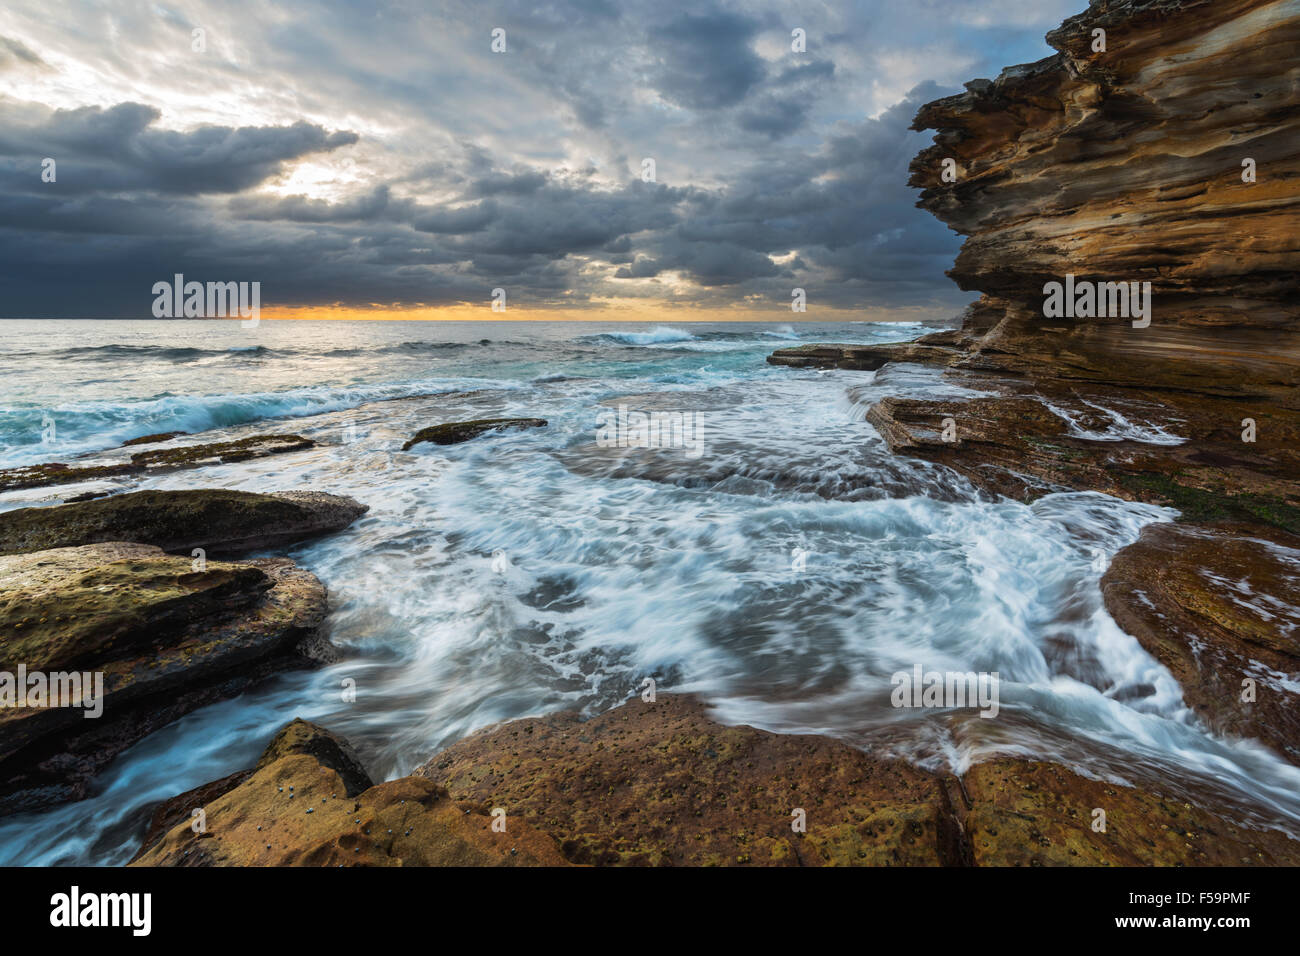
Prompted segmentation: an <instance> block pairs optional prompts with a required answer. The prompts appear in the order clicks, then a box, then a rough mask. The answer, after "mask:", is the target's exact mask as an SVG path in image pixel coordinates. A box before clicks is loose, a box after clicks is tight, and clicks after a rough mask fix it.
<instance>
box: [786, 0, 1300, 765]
mask: <svg viewBox="0 0 1300 956" xmlns="http://www.w3.org/2000/svg"><path fill="white" fill-rule="evenodd" d="M1098 30H1101V31H1103V32H1104V35H1105V48H1104V49H1098V48H1097V43H1096V39H1097V36H1098V34H1097V32H1096V31H1098ZM1047 39H1048V42H1049V43H1050V44H1051V45H1052V46H1054V47H1055V48H1056V49H1057V51H1058V52H1057V53H1056V54H1054V55H1052V56H1050V57H1047V58H1045V59H1043V60H1041V61H1039V62H1037V63H1032V64H1026V65H1023V66H1016V67H1010V68H1008V69H1006V70H1004V71H1003V72H1002V73H1001V74H1000V75H999V76H998V77H997V78H996V79H994V80H987V79H980V80H974V81H972V82H970V83H968V84H966V92H964V93H961V94H959V95H957V96H951V97H947V98H945V99H942V100H937V101H935V102H933V103H929V104H927V105H925V106H923V107H922V108H921V110H920V111H919V113H918V114H917V117H916V120H915V122H914V124H913V128H915V129H934V130H936V131H937V135H936V136H935V144H934V145H933V146H932V147H930V148H928V149H926V150H924V151H923V152H922V153H920V154H919V155H918V156H917V157H916V158H915V160H914V161H913V162H912V166H911V170H912V178H911V184H912V185H913V186H916V187H918V188H920V189H921V190H922V192H921V199H920V202H919V203H918V205H920V206H921V208H924V209H927V210H929V211H930V212H931V213H933V214H934V215H935V216H937V217H938V218H939V219H941V220H943V221H944V222H945V223H946V224H948V225H949V226H950V227H952V228H953V229H955V230H956V231H957V232H959V233H961V234H963V235H965V236H966V237H967V238H966V241H965V243H964V245H963V246H962V249H961V252H960V254H959V255H958V257H957V262H956V264H955V266H954V268H953V269H952V270H951V271H950V272H949V275H950V276H952V278H953V279H954V281H956V282H957V284H958V285H959V286H961V287H962V288H963V289H967V290H974V291H979V292H980V293H982V295H981V298H980V300H979V301H978V302H977V303H976V304H975V305H973V306H972V307H971V308H970V309H969V310H968V311H967V313H966V315H965V316H964V317H963V323H962V327H961V328H960V329H959V330H955V331H946V332H939V333H935V334H933V335H928V336H922V337H921V338H920V339H917V340H916V341H915V342H908V343H900V344H897V345H882V346H874V347H866V348H864V347H856V346H844V345H811V346H800V347H796V348H786V349H779V350H777V351H776V352H775V353H774V354H773V355H772V356H771V357H770V358H769V361H770V362H771V363H773V364H776V365H785V366H790V367H792V368H796V369H797V368H806V367H823V368H827V367H829V368H842V369H858V370H863V371H875V370H877V369H879V368H881V367H882V366H883V365H885V364H886V363H887V362H910V363H923V364H927V365H931V366H937V367H940V368H942V369H943V370H944V373H943V374H944V376H945V378H947V379H948V380H950V381H952V382H954V383H957V384H961V385H963V386H965V387H967V388H969V389H971V390H974V391H977V392H983V393H985V395H986V396H987V397H977V398H971V399H967V400H947V399H945V400H942V401H927V400H917V399H907V398H885V399H884V400H882V401H879V402H878V403H876V404H875V405H873V406H872V407H871V408H870V409H869V410H868V412H867V415H866V418H867V421H868V422H870V423H871V425H873V426H874V427H875V428H876V430H877V431H878V432H879V433H880V435H881V436H882V437H883V438H884V440H885V442H886V443H887V444H888V446H889V447H890V449H892V450H893V451H895V452H896V453H898V454H904V455H911V456H917V457H921V458H925V459H928V460H930V461H935V462H938V463H941V464H943V465H946V466H947V467H949V468H952V469H953V470H954V471H957V472H959V473H960V474H961V475H962V476H964V477H965V478H966V479H967V480H968V481H970V482H971V483H973V484H974V485H975V486H976V487H978V488H980V489H983V490H985V491H987V492H989V493H990V494H995V495H1005V496H1007V497H1011V498H1016V499H1019V500H1022V501H1029V500H1032V499H1034V498H1037V497H1040V496H1042V495H1044V494H1048V493H1051V492H1056V491H1070V490H1091V491H1101V492H1104V493H1106V494H1110V495H1114V496H1117V497H1120V498H1124V499H1128V500H1136V501H1145V502H1151V503H1156V504H1161V505H1168V506H1171V507H1173V508H1176V509H1177V510H1178V511H1179V513H1180V515H1181V517H1180V521H1179V523H1178V524H1177V525H1174V526H1172V527H1171V526H1167V525H1160V526H1155V527H1151V528H1148V529H1147V530H1146V531H1145V532H1144V533H1143V535H1142V537H1141V539H1140V540H1139V541H1138V542H1137V543H1135V544H1134V545H1132V546H1131V547H1130V548H1127V549H1125V550H1124V551H1121V552H1120V554H1119V555H1118V556H1117V557H1116V558H1115V559H1114V561H1113V562H1112V564H1111V566H1110V568H1109V569H1108V570H1107V572H1106V575H1105V578H1104V580H1103V591H1104V595H1105V602H1106V607H1107V609H1108V610H1109V611H1110V613H1111V615H1112V616H1113V617H1114V619H1115V620H1116V622H1117V623H1119V625H1120V626H1121V627H1122V628H1123V629H1124V630H1126V631H1127V632H1128V633H1130V634H1132V635H1133V636H1134V637H1136V638H1137V639H1138V641H1139V642H1140V643H1141V644H1142V645H1143V646H1144V647H1145V648H1146V649H1147V650H1148V651H1150V652H1151V653H1152V654H1153V655H1154V656H1155V657H1156V658H1157V659H1159V660H1160V661H1161V662H1162V663H1163V664H1165V666H1167V667H1168V668H1169V669H1170V670H1171V672H1172V673H1173V674H1174V675H1175V676H1176V677H1177V678H1178V679H1179V681H1180V682H1181V683H1182V685H1183V688H1184V693H1185V696H1186V699H1187V702H1188V703H1189V705H1190V706H1191V707H1192V708H1193V709H1194V710H1195V711H1196V712H1197V713H1198V714H1199V715H1200V716H1201V718H1202V719H1203V720H1204V721H1205V723H1206V724H1207V725H1208V726H1209V727H1211V728H1213V729H1215V730H1216V731H1218V732H1221V733H1224V734H1228V735H1233V736H1243V737H1249V738H1254V739H1256V740H1259V741H1261V742H1263V743H1265V744H1266V745H1268V746H1269V747H1271V748H1273V749H1274V750H1275V751H1277V752H1278V753H1279V754H1281V755H1283V756H1285V757H1286V758H1288V759H1290V760H1291V761H1292V762H1296V760H1297V755H1298V754H1300V735H1298V733H1297V731H1298V729H1300V728H1297V723H1296V713H1297V711H1298V709H1300V694H1297V692H1296V688H1297V684H1296V681H1295V674H1296V673H1297V672H1298V671H1300V629H1298V628H1297V613H1298V612H1297V608H1300V387H1297V386H1300V232H1297V230H1296V229H1295V228H1294V223H1295V222H1296V221H1297V218H1300V175H1298V174H1297V172H1296V169H1297V159H1300V123H1298V122H1297V116H1300V112H1298V111H1297V107H1298V106H1300V94H1298V93H1297V90H1300V86H1298V85H1297V83H1296V78H1297V69H1298V67H1297V65H1296V63H1295V58H1294V56H1292V55H1290V54H1288V53H1287V52H1286V51H1293V50H1294V49H1295V48H1296V45H1297V43H1300V11H1297V10H1296V8H1295V7H1294V5H1290V4H1284V3H1267V2H1260V0H1230V2H1225V3H1209V2H1204V0H1181V2H1175V3H1166V2H1151V0H1100V2H1096V3H1093V4H1092V5H1091V6H1090V7H1089V9H1088V10H1087V11H1086V12H1084V13H1081V14H1079V15H1078V16H1075V17H1071V18H1070V19H1069V20H1067V21H1066V22H1065V23H1064V24H1063V25H1062V26H1061V27H1060V29H1058V30H1055V31H1052V32H1051V33H1050V34H1048V37H1047ZM949 160H950V161H952V163H953V164H955V169H956V177H955V181H945V180H944V177H943V170H944V168H945V161H949ZM1247 160H1249V161H1250V162H1249V163H1247V162H1246V161H1247ZM1246 166H1250V167H1251V168H1252V170H1253V175H1252V176H1246V175H1244V174H1243V169H1244V168H1245V167H1246ZM949 168H952V165H950V166H949ZM1067 274H1069V275H1071V276H1073V277H1074V280H1073V281H1075V282H1078V283H1081V282H1095V283H1101V282H1112V281H1120V282H1136V283H1145V282H1149V283H1150V285H1151V289H1152V308H1151V315H1150V317H1149V318H1150V324H1149V325H1145V326H1144V325H1143V324H1142V323H1141V322H1140V321H1135V320H1134V319H1133V317H1132V316H1109V317H1098V318H1076V319H1063V318H1049V317H1047V316H1045V314H1044V313H1045V309H1044V300H1045V298H1046V293H1047V291H1048V287H1047V284H1048V283H1051V282H1061V281H1062V280H1063V279H1064V278H1065V277H1066V276H1067Z"/></svg>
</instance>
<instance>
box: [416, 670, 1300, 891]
mask: <svg viewBox="0 0 1300 956" xmlns="http://www.w3.org/2000/svg"><path fill="white" fill-rule="evenodd" d="M416 773H417V774H419V775H424V776H428V777H429V778H431V779H433V780H435V781H437V782H438V783H441V784H443V785H445V786H446V787H447V789H448V790H449V792H450V793H451V795H452V796H453V797H454V798H456V799H458V800H465V801H469V802H470V804H471V805H474V806H482V807H487V806H501V807H504V808H506V810H507V812H508V813H513V814H518V815H521V816H522V817H523V818H524V819H525V820H527V821H528V822H529V823H532V824H534V825H535V826H536V827H537V828H538V829H540V830H542V831H544V832H546V833H549V834H551V835H552V836H554V837H555V838H556V840H557V841H558V842H559V843H560V846H561V849H562V850H563V851H564V854H565V856H566V857H568V858H569V859H571V860H573V861H575V862H582V863H596V864H605V865H610V864H613V865H619V864H660V865H701V864H723V865H731V864H742V865H743V864H758V865H803V866H809V865H813V866H816V865H855V866H897V865H944V866H970V865H994V866H1005V865H1044V864H1045V865H1062V866H1069V865H1082V864H1093V865H1099V864H1106V865H1124V864H1130V863H1143V864H1152V863H1192V862H1197V861H1204V860H1207V859H1210V860H1213V861H1215V862H1222V863H1225V864H1233V863H1240V864H1245V863H1251V864H1258V863H1265V862H1266V863H1287V864H1290V865H1294V864H1295V863H1296V862H1300V842H1296V841H1294V840H1291V839H1290V838H1289V837H1287V836H1286V835H1284V834H1282V833H1279V832H1277V831H1255V830H1247V829H1245V828H1243V827H1240V826H1237V825H1235V824H1232V823H1230V822H1228V821H1226V820H1224V819H1223V818H1221V817H1219V816H1218V815H1216V814H1215V813H1214V812H1211V811H1208V810H1202V809H1192V808H1187V807H1184V806H1183V805H1182V804H1176V805H1174V804H1173V802H1172V801H1169V800H1166V799H1165V798H1163V797H1161V796H1158V795H1156V794H1154V793H1151V792H1149V791H1147V790H1143V789H1135V788H1132V787H1124V786H1119V785H1116V784H1100V783H1098V782H1096V781H1093V780H1090V779H1088V778H1086V777H1083V776H1080V775H1078V774H1075V773H1073V772H1071V771H1070V770H1067V769H1066V768H1065V767H1062V766H1059V765H1056V764H1046V763H1036V762H1033V761H1025V760H1019V759H1002V760H998V761H994V762H993V763H990V764H987V765H984V764H982V765H979V766H976V767H975V768H973V769H972V770H971V771H970V772H969V773H968V774H967V775H966V776H965V778H963V779H962V780H960V781H959V780H958V779H957V778H956V777H954V776H951V775H943V776H939V775H935V774H930V773H927V772H926V771H923V770H919V769H917V768H915V767H912V766H911V765H909V764H906V763H903V762H901V761H897V760H892V759H882V758H879V757H874V756H872V755H870V754H867V753H864V752H862V751H860V750H857V749H855V748H853V747H850V746H848V745H847V744H844V743H841V742H839V741H836V740H832V739H830V738H827V737H817V736H805V735H791V734H772V733H768V732H766V731H762V730H757V729H755V728H753V727H744V726H740V727H726V726H723V725H721V724H718V723H717V722H715V721H713V720H711V719H710V718H709V717H708V711H707V709H706V708H705V707H704V705H702V704H701V703H700V702H698V701H696V700H694V699H692V698H689V697H678V696H670V695H662V694H661V695H659V698H658V700H657V701H656V702H654V703H646V702H643V701H640V700H633V701H631V702H629V703H627V704H624V705H622V706H621V707H618V708H615V709H614V710H612V711H609V712H608V713H605V714H602V715H601V716H599V717H595V718H592V719H591V720H588V721H585V722H584V721H581V720H579V719H578V717H577V716H576V715H574V714H556V715H553V716H550V717H543V718H530V719H524V720H516V721H511V722H510V723H507V724H502V725H500V726H499V727H496V728H489V729H488V730H486V731H484V732H481V733H479V734H475V735H473V736H471V737H468V738H466V739H465V740H462V741H461V742H459V743H457V744H455V745H453V746H452V747H450V748H448V749H447V750H446V751H444V752H443V753H441V754H439V755H437V756H436V757H434V758H433V759H431V760H429V761H428V762H426V763H425V764H424V765H423V766H421V767H420V768H418V769H417V770H416ZM1004 778H1009V779H1012V780H1014V781H1021V780H1023V781H1024V783H1023V784H1018V785H1017V786H1015V787H1011V786H1009V785H1008V784H1006V783H1005V782H1004ZM1099 794H1104V796H1105V800H1104V802H1099V801H1101V800H1102V797H1101V796H1099ZM1099 806H1100V807H1104V808H1109V809H1108V812H1113V813H1114V815H1115V816H1116V817H1117V820H1116V822H1115V824H1114V825H1113V826H1112V827H1111V829H1110V830H1109V831H1108V832H1105V833H1098V832H1095V831H1093V830H1092V827H1091V824H1092V819H1093V818H1092V811H1093V809H1094V808H1096V807H1099ZM796 808H799V809H803V810H804V811H805V812H806V815H807V816H806V819H807V833H805V834H796V833H794V832H793V830H792V829H791V822H792V819H793V818H792V816H791V814H792V812H793V811H794V810H795V809H796ZM1180 823H1185V824H1186V825H1185V826H1182V828H1181V829H1176V830H1175V831H1174V833H1175V834H1178V833H1182V832H1184V831H1185V830H1187V829H1189V828H1191V829H1194V830H1195V831H1196V833H1197V834H1198V835H1200V836H1201V837H1203V841H1201V842H1197V841H1196V840H1192V839H1190V838H1189V839H1188V840H1182V839H1173V837H1172V836H1171V834H1170V833H1169V832H1168V831H1166V829H1165V827H1166V826H1171V827H1172V826H1174V825H1176V824H1180ZM999 834H1000V836H999ZM1031 838H1032V839H1031ZM1211 842H1213V847H1208V848H1207V845H1208V844H1209V843H1211Z"/></svg>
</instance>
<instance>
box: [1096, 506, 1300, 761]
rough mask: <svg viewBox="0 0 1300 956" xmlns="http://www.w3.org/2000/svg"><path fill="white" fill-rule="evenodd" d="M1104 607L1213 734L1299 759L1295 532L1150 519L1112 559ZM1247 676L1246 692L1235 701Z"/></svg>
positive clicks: (1299, 608) (1299, 565)
mask: <svg viewBox="0 0 1300 956" xmlns="http://www.w3.org/2000/svg"><path fill="white" fill-rule="evenodd" d="M1101 588H1102V594H1103V595H1104V596H1105V600H1106V609H1107V610H1108V611H1109V612H1110V614H1111V616H1112V617H1114V618H1115V622H1116V623H1117V624H1119V626H1120V627H1122V628H1123V629H1124V630H1125V631H1127V632H1128V633H1129V634H1132V635H1133V636H1134V637H1136V638H1137V639H1138V641H1139V642H1140V643H1141V644H1142V646H1143V647H1144V648H1146V649H1147V651H1149V652H1150V653H1151V654H1152V655H1153V656H1154V657H1156V658H1157V659H1158V660H1159V661H1160V662H1161V663H1162V664H1164V665H1165V666H1166V667H1167V668H1169V670H1170V671H1171V672H1172V673H1173V675H1174V677H1175V678H1176V679H1177V680H1178V682H1179V683H1180V684H1181V685H1182V688H1183V697H1184V699H1185V700H1186V701H1187V703H1188V705H1189V706H1190V707H1192V708H1193V709H1194V710H1195V711H1196V712H1197V713H1198V714H1199V715H1200V717H1201V718H1202V720H1204V721H1205V723H1206V724H1207V725H1208V726H1210V727H1211V728H1212V729H1214V730H1215V731H1217V732H1219V733H1223V734H1230V735H1236V736H1242V737H1255V738H1258V739H1259V740H1262V741H1263V742H1265V743H1267V744H1268V745H1269V746H1270V747H1273V748H1274V749H1276V750H1277V751H1279V752H1280V753H1281V754H1282V755H1283V756H1285V757H1286V758H1287V759H1289V760H1290V761H1291V762H1292V763H1297V764H1300V694H1297V693H1296V692H1295V689H1294V688H1295V684H1294V678H1293V677H1292V678H1291V679H1290V680H1287V679H1284V675H1295V674H1296V673H1297V672H1300V538H1298V537H1296V536H1294V535H1288V534H1285V533H1283V532H1277V531H1268V530H1267V529H1261V528H1258V527H1248V528H1241V527H1234V526H1219V527H1193V526H1187V525H1163V524H1162V525H1149V526H1148V527H1146V528H1144V529H1143V531H1142V535H1141V537H1139V538H1138V540H1137V541H1136V542H1135V543H1134V544H1132V545H1130V546H1129V547H1127V548H1124V549H1123V550H1122V551H1120V552H1119V553H1118V554H1117V555H1115V558H1114V560H1112V562H1111V565H1110V567H1109V568H1108V569H1107V571H1106V574H1105V576H1104V577H1103V578H1102V582H1101ZM1247 679H1250V680H1253V681H1254V685H1255V686H1254V696H1255V699H1254V700H1253V701H1245V700H1242V695H1243V693H1244V686H1243V681H1245V680H1247Z"/></svg>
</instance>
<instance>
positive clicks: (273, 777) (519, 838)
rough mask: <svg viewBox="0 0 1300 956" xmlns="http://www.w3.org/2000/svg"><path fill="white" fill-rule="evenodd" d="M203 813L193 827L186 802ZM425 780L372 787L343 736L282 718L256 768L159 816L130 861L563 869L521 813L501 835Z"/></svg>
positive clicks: (170, 804)
mask: <svg viewBox="0 0 1300 956" xmlns="http://www.w3.org/2000/svg"><path fill="white" fill-rule="evenodd" d="M197 809H202V810H203V812H204V827H203V828H202V829H203V832H195V828H194V826H193V824H192V821H193V816H192V811H193V810H197ZM492 822H493V820H492V818H491V817H490V816H488V815H487V814H484V813H474V812H468V811H467V810H465V809H462V808H461V807H460V806H457V805H456V804H455V803H454V802H453V801H452V800H451V798H450V797H449V796H448V795H447V792H446V790H444V789H443V788H441V787H439V786H437V785H436V784H434V783H432V782H431V781H429V780H426V779H424V778H422V777H403V778H402V779H400V780H392V781H389V782H388V783H381V784H378V785H374V784H372V783H371V781H370V779H369V777H368V776H367V775H366V772H365V769H364V768H363V767H362V766H361V764H360V762H359V761H358V760H357V758H356V755H355V754H354V753H353V752H352V750H351V748H350V747H349V746H348V745H347V743H346V742H345V741H343V740H342V739H341V738H339V737H337V736H335V735H333V734H331V733H329V732H328V731H325V730H322V729H321V728H319V727H316V726H314V725H312V724H309V723H307V722H305V721H301V720H296V721H294V722H293V723H291V724H289V725H288V726H287V727H285V728H284V729H283V730H281V731H280V733H279V734H278V735H277V736H276V738H275V739H274V740H272V741H271V744H270V746H268V747H267V749H266V751H265V753H263V755H262V758H261V759H260V760H259V761H258V764H257V766H256V767H255V768H253V769H252V770H251V771H244V772H241V773H238V774H234V775H232V776H230V777H226V778H225V779H224V780H221V781H217V782H216V783H213V784H209V785H207V786H205V787H200V788H197V789H196V790H192V791H190V792H189V793H187V794H182V795H181V796H179V797H176V798H174V799H172V800H169V801H167V802H166V803H164V804H163V805H162V806H161V807H160V808H159V809H158V811H157V812H156V813H155V815H154V821H153V824H152V826H151V827H150V831H149V834H148V835H147V836H146V837H145V845H144V846H143V847H142V849H141V852H140V853H139V854H137V856H136V858H135V860H133V861H132V864H133V865H136V866H342V865H347V866H565V865H567V861H566V860H565V859H564V857H563V856H562V855H561V854H560V852H559V849H558V848H557V847H556V845H555V841H553V840H552V839H551V838H550V837H547V836H545V835H544V834H542V833H539V832H537V831H536V830H535V829H534V828H532V827H530V826H528V825H527V824H526V823H524V822H523V821H522V820H520V819H518V818H515V819H507V821H506V830H505V832H495V831H493V829H492Z"/></svg>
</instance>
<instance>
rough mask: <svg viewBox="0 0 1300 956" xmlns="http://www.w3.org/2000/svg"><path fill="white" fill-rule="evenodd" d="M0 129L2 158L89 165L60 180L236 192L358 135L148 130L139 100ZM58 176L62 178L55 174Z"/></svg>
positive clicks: (149, 119)
mask: <svg viewBox="0 0 1300 956" xmlns="http://www.w3.org/2000/svg"><path fill="white" fill-rule="evenodd" d="M11 112H12V111H0V117H3V118H5V119H6V120H9V121H8V122H6V123H5V125H4V127H3V128H0V157H9V158H19V157H32V156H35V157H37V158H38V159H39V158H43V157H47V156H48V157H52V158H54V159H55V161H56V162H57V161H58V159H59V158H60V157H65V158H70V159H71V160H72V164H74V165H76V166H77V167H78V168H80V169H82V170H84V171H86V172H87V173H88V175H86V176H84V177H74V178H69V177H68V175H67V173H66V169H67V167H65V174H64V177H63V182H64V184H65V186H68V185H70V186H71V187H72V188H73V189H78V188H80V189H82V190H95V191H98V192H109V191H120V190H127V189H134V190H141V191H146V192H167V193H186V194H191V195H197V194H200V193H233V192H240V191H242V190H245V189H249V188H251V187H253V186H256V185H258V184H259V183H261V182H263V181H264V180H266V179H267V178H269V177H270V176H273V175H275V174H277V173H279V172H280V171H281V170H282V169H283V166H284V164H285V163H286V162H287V161H289V160H293V159H298V158H300V157H303V156H307V155H310V154H312V153H317V152H321V151H325V150H332V149H337V148H339V147H341V146H348V145H351V144H352V143H355V142H356V141H357V138H358V137H357V134H356V133H351V132H346V131H340V132H333V133H331V132H327V131H326V130H324V129H322V128H321V127H319V126H315V125H312V124H310V123H295V124H294V125H292V126H285V127H269V128H259V127H242V128H239V129H231V128H229V127H217V126H201V127H199V128H198V129H195V130H193V131H191V132H187V133H180V132H176V131H174V130H161V129H150V126H151V125H152V124H153V123H154V122H155V121H156V120H157V119H158V118H159V117H160V116H161V113H160V111H159V110H157V109H156V108H154V107H150V106H145V105H143V104H141V103H121V104H118V105H117V106H114V107H111V108H110V109H101V108H99V107H84V108H82V109H75V110H56V111H54V112H53V113H52V114H51V115H50V116H49V117H48V118H47V119H45V120H44V121H41V122H36V123H23V122H21V121H20V120H19V121H14V120H12V119H10V117H9V116H7V115H6V114H7V113H11ZM56 182H57V180H56Z"/></svg>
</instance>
